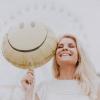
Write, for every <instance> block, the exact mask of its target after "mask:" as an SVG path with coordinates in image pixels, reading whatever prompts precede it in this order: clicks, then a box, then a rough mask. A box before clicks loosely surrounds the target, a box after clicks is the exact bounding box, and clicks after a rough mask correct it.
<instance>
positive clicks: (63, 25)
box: [0, 0, 100, 85]
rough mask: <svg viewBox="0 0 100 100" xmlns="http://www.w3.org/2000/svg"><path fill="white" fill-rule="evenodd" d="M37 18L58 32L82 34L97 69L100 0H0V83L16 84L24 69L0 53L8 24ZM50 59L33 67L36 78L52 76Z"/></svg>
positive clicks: (99, 48) (99, 53) (59, 33)
mask: <svg viewBox="0 0 100 100" xmlns="http://www.w3.org/2000/svg"><path fill="white" fill-rule="evenodd" d="M19 21H22V22H24V21H30V22H31V21H37V22H42V23H44V24H46V25H48V26H49V27H50V28H51V29H52V30H53V31H54V33H55V34H56V35H57V36H59V35H62V34H64V33H76V34H80V35H82V37H83V42H84V44H85V47H86V49H87V51H88V54H89V57H90V59H91V60H92V62H93V64H94V67H95V69H96V72H97V73H100V61H99V59H100V58H99V57H100V39H99V38H100V0H0V84H7V85H9V84H10V85H11V84H19V83H20V79H21V78H22V77H23V76H24V75H25V73H26V70H22V69H19V68H16V67H14V66H13V65H11V64H10V63H8V62H7V61H6V60H5V59H4V57H3V55H2V49H1V48H2V39H3V36H4V35H5V33H6V32H7V30H8V29H9V27H10V26H11V25H13V24H14V23H17V22H19ZM51 66H52V60H51V62H49V63H47V64H46V65H44V66H42V67H41V68H37V69H35V76H36V80H37V82H40V81H43V80H47V79H51V78H52V75H51Z"/></svg>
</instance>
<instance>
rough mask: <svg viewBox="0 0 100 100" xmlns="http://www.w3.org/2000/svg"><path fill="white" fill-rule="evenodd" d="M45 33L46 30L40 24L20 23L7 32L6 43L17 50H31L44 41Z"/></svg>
mask: <svg viewBox="0 0 100 100" xmlns="http://www.w3.org/2000/svg"><path fill="white" fill-rule="evenodd" d="M47 33H48V31H47V28H46V27H45V26H44V25H42V24H39V23H38V24H37V23H31V24H28V23H27V24H24V23H20V24H19V25H17V26H15V27H12V28H11V29H10V30H9V32H8V41H9V43H10V44H11V46H12V47H13V48H16V49H18V50H26V51H27V50H32V49H35V48H37V47H39V46H40V45H41V44H42V43H43V42H44V41H45V40H46V37H47Z"/></svg>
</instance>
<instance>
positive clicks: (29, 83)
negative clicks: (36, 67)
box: [21, 37, 78, 100]
mask: <svg viewBox="0 0 100 100" xmlns="http://www.w3.org/2000/svg"><path fill="white" fill-rule="evenodd" d="M77 61H78V50H77V45H76V42H75V41H74V40H73V39H72V38H68V37H64V38H62V39H61V40H60V41H59V43H58V46H57V50H56V62H57V64H58V65H59V66H60V76H59V77H58V79H59V80H73V74H74V72H75V70H76V62H77ZM21 83H22V86H23V88H24V89H25V91H26V100H32V92H31V91H32V89H34V83H35V80H34V72H33V71H32V70H29V71H28V72H27V75H26V76H25V77H24V78H23V79H22V82H21ZM35 100H40V99H39V97H38V95H37V94H35Z"/></svg>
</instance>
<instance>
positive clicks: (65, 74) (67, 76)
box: [59, 66, 76, 80]
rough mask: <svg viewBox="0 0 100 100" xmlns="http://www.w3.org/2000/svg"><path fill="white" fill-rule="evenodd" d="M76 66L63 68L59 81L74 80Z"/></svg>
mask: <svg viewBox="0 0 100 100" xmlns="http://www.w3.org/2000/svg"><path fill="white" fill-rule="evenodd" d="M75 69H76V68H75V66H61V67H60V76H59V79H63V80H72V79H73V76H74V73H75Z"/></svg>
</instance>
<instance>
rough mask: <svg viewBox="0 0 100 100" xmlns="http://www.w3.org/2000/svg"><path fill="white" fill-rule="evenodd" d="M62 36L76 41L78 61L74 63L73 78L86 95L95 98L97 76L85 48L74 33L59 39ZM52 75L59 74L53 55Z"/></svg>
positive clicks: (56, 75) (94, 99) (56, 76)
mask: <svg viewBox="0 0 100 100" xmlns="http://www.w3.org/2000/svg"><path fill="white" fill-rule="evenodd" d="M63 38H71V39H73V40H74V41H75V42H76V45H77V50H78V61H77V63H76V66H77V67H76V71H75V73H74V79H76V80H78V81H79V84H80V86H81V88H82V89H83V90H84V92H85V93H86V95H88V96H89V97H90V98H91V99H92V100H96V99H97V88H98V80H99V78H98V76H97V75H96V71H95V69H94V67H93V65H92V63H91V62H90V60H89V58H88V57H87V54H86V52H85V50H84V49H83V48H82V47H81V46H82V43H81V41H80V40H79V38H78V37H77V36H76V35H73V34H70V35H64V36H62V37H61V38H60V39H59V40H58V43H59V42H60V40H61V39H63ZM53 75H54V77H55V78H58V77H59V76H60V70H59V65H58V64H57V61H56V57H54V62H53Z"/></svg>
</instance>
